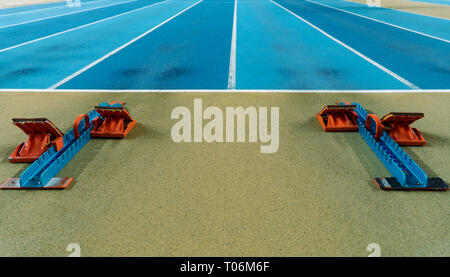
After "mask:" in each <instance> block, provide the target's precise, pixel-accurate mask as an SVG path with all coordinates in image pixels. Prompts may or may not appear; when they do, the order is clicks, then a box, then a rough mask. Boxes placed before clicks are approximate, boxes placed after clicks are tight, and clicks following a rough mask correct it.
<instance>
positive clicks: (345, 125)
mask: <svg viewBox="0 0 450 277" xmlns="http://www.w3.org/2000/svg"><path fill="white" fill-rule="evenodd" d="M355 108H356V106H355V105H351V104H350V105H328V106H326V107H325V108H323V109H322V111H320V113H318V114H317V115H316V118H317V120H319V122H320V125H322V128H323V129H324V130H325V132H356V131H358V124H357V123H356V117H357V116H358V115H357V114H356V113H355V111H354V110H355Z"/></svg>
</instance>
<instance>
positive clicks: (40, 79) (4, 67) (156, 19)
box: [0, 0, 196, 89]
mask: <svg viewBox="0 0 450 277" xmlns="http://www.w3.org/2000/svg"><path fill="white" fill-rule="evenodd" d="M195 2H196V1H195V0H168V1H163V2H158V3H154V4H149V6H147V7H146V8H144V9H141V10H138V11H135V12H132V13H128V14H125V15H122V16H118V17H115V18H113V19H111V20H107V21H103V22H101V23H99V24H95V25H91V26H89V27H86V28H82V29H77V30H75V31H72V32H68V33H64V34H62V35H59V36H55V37H51V38H48V39H45V40H41V41H38V42H35V43H31V44H27V45H24V46H22V47H18V48H15V49H12V50H9V51H6V52H2V53H0V88H6V89H10V88H19V89H20V88H32V89H47V88H49V87H51V86H53V85H54V84H56V83H57V82H59V81H61V80H62V79H64V78H65V77H67V76H69V75H71V74H73V73H74V72H76V71H78V70H80V69H81V68H83V67H85V66H86V65H88V64H90V63H92V62H94V61H96V60H98V59H99V58H101V57H103V56H104V55H106V54H108V53H109V52H111V51H113V50H114V49H117V48H118V47H120V46H121V45H123V44H125V43H127V42H129V41H130V40H132V39H134V38H135V37H137V36H139V35H141V34H143V33H145V32H146V31H148V30H149V29H152V28H155V27H156V26H158V25H159V24H161V23H162V22H164V21H165V20H167V19H169V18H171V17H172V16H174V15H175V14H177V13H179V12H181V11H183V10H184V9H186V8H188V7H189V6H191V5H193V4H194V3H195Z"/></svg>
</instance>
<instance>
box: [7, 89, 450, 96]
mask: <svg viewBox="0 0 450 277" xmlns="http://www.w3.org/2000/svg"><path fill="white" fill-rule="evenodd" d="M235 91H236V92H239V93H286V94H303V93H304V94H307V93H309V94H313V93H329V94H334V93H338V94H366V93H367V94H370V93H377V94H379V93H384V94H394V93H404V94H411V93H421V94H422V93H439V94H449V95H450V89H394V90H388V89H378V90H377V89H372V90H351V89H347V90H340V89H336V90H332V89H331V90H320V89H309V90H308V89H304V90H299V89H298V90H295V89H291V90H289V89H238V90H235ZM57 92H60V93H68V92H70V93H72V92H73V93H230V90H228V89H14V88H11V89H0V93H57Z"/></svg>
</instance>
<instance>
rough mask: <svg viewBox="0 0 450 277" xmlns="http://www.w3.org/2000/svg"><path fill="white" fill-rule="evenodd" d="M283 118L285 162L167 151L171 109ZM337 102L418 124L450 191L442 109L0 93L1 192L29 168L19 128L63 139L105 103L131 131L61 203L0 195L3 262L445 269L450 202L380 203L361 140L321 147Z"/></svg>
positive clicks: (46, 196)
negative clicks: (272, 112)
mask: <svg viewBox="0 0 450 277" xmlns="http://www.w3.org/2000/svg"><path fill="white" fill-rule="evenodd" d="M196 97H201V98H202V99H203V107H204V108H205V107H206V106H210V105H214V106H218V107H221V108H224V107H226V106H240V105H241V106H243V107H247V106H256V107H258V106H279V107H280V148H279V150H278V152H277V153H276V154H261V153H260V152H259V144H257V143H240V144H237V143H222V144H206V143H197V144H194V143H191V144H188V143H181V144H176V143H174V142H172V140H171V137H170V131H171V128H172V125H173V124H174V123H175V121H174V120H171V119H170V114H171V112H172V109H173V108H174V107H176V106H180V105H181V106H187V107H189V108H191V109H193V99H194V98H196ZM337 100H343V101H344V100H345V101H350V102H359V103H360V104H362V105H363V106H364V107H365V108H366V109H367V110H369V111H372V112H374V113H376V114H377V115H378V116H383V115H384V114H386V113H388V112H424V113H425V118H424V119H421V120H419V121H417V122H416V123H414V126H415V127H417V128H418V129H419V130H420V131H421V132H422V134H423V136H424V137H425V138H426V139H427V145H426V146H424V147H414V148H413V147H410V148H407V150H406V151H407V153H408V154H409V155H410V156H411V157H413V158H414V159H415V160H416V161H417V162H418V163H419V165H421V166H423V167H424V168H425V171H427V172H428V173H429V175H430V177H433V176H435V175H438V176H440V177H441V178H442V179H444V180H445V181H447V182H449V181H450V170H449V167H450V166H449V165H450V128H449V125H448V124H449V122H450V110H449V109H448V107H449V106H450V95H448V94H447V95H445V94H421V95H418V94H407V93H404V94H357V95H355V94H250V93H247V94H240V93H227V94H224V93H215V94H212V93H210V94H206V93H201V94H200V93H199V94H193V93H185V94H178V93H177V94H174V93H165V94H163V93H154V94H139V93H123V94H120V93H114V94H107V93H54V92H52V93H0V103H2V107H1V110H0V179H1V180H0V182H3V181H4V180H6V179H8V178H11V177H18V176H19V174H20V173H21V172H22V171H23V170H24V169H25V168H26V166H27V165H25V164H11V163H9V162H8V160H7V157H8V155H9V154H10V153H11V152H12V151H13V150H14V148H15V147H16V146H17V145H18V144H19V143H20V142H22V141H25V139H26V137H25V135H24V134H23V133H22V131H20V130H19V129H18V128H17V127H15V126H13V125H12V124H11V118H13V117H47V118H49V119H50V120H51V121H52V122H53V123H54V124H55V125H56V126H58V127H59V128H60V129H61V130H62V131H63V132H66V131H67V130H69V129H70V128H71V126H72V124H73V121H74V120H75V118H76V116H77V115H78V114H81V113H87V112H89V111H90V110H92V109H93V107H94V106H95V105H97V104H99V103H101V102H105V101H106V102H111V101H125V102H126V103H127V106H128V109H129V111H130V114H131V115H132V116H133V117H134V118H135V119H136V120H137V122H138V124H137V125H136V127H135V128H134V129H133V130H132V131H131V132H130V134H129V136H128V137H126V138H125V139H123V140H118V139H110V140H106V139H93V140H91V141H90V142H89V143H88V144H87V145H86V147H85V148H84V149H82V150H81V151H80V153H79V154H78V155H77V156H76V157H75V158H74V159H73V160H72V162H70V163H69V165H68V166H66V168H64V169H63V171H62V172H61V173H60V174H59V175H58V177H74V178H75V181H74V182H73V183H72V184H71V186H70V187H69V188H68V189H66V190H63V191H0V256H31V255H38V256H41V255H42V256H67V255H68V254H69V253H68V252H66V247H67V245H68V244H69V243H73V242H75V243H79V244H80V246H81V255H82V256H103V255H106V256H367V255H368V252H367V251H366V247H367V245H368V244H369V243H378V244H379V245H380V246H381V255H383V256H419V255H424V256H430V255H438V256H449V255H450V232H449V230H450V220H449V213H448V211H449V210H450V201H449V200H450V193H449V192H426V191H425V192H424V191H417V192H402V191H400V192H387V191H382V190H380V189H378V188H377V186H376V185H375V183H374V182H373V181H372V179H373V178H375V177H388V176H389V173H388V172H387V171H386V170H385V169H384V167H383V165H382V164H381V163H380V162H379V160H378V159H377V157H376V156H375V154H374V153H372V151H371V150H370V148H369V146H367V145H366V143H365V142H364V141H363V139H362V138H361V137H360V135H359V134H358V133H325V132H323V130H322V128H321V126H320V124H319V123H318V122H317V120H316V118H315V115H316V113H318V112H319V111H320V110H321V109H322V108H323V107H324V106H325V105H327V104H334V103H336V101H337Z"/></svg>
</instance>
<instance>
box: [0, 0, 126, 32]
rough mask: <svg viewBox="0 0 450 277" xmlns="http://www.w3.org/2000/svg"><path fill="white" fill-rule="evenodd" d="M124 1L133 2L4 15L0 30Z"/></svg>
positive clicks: (104, 1) (106, 1) (105, 1)
mask: <svg viewBox="0 0 450 277" xmlns="http://www.w3.org/2000/svg"><path fill="white" fill-rule="evenodd" d="M126 1H134V0H98V1H90V2H82V4H81V6H80V7H68V6H67V5H61V6H57V7H50V8H45V9H36V10H30V11H23V12H14V13H9V14H4V15H0V28H3V27H6V26H11V25H16V24H22V23H24V22H29V21H37V20H41V19H45V18H49V17H59V16H64V15H68V14H74V13H75V14H76V13H80V12H84V11H87V10H92V9H97V8H101V7H105V6H110V5H115V4H119V3H123V2H126Z"/></svg>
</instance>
